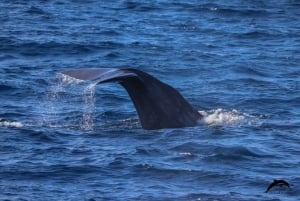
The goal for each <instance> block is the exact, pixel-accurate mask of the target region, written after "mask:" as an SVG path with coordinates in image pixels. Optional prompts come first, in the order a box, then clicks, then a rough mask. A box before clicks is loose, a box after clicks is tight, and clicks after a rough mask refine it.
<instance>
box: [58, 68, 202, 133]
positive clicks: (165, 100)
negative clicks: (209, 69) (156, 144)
mask: <svg viewBox="0 0 300 201" xmlns="http://www.w3.org/2000/svg"><path fill="white" fill-rule="evenodd" d="M62 74H65V75H68V76H70V77H73V78H76V79H80V80H87V81H93V82H96V83H97V84H101V83H107V82H118V83H119V84H121V85H122V86H123V87H124V88H125V89H126V91H127V93H128V94H129V96H130V98H131V100H132V101H133V103H134V106H135V108H136V111H137V113H138V116H139V119H140V122H141V125H142V127H143V128H144V129H147V130H154V129H162V128H181V127H188V126H195V125H197V122H198V120H199V119H201V117H202V116H201V114H200V113H199V112H198V111H197V110H196V109H194V108H193V107H192V106H191V105H190V104H189V103H188V102H187V101H186V100H185V99H184V97H183V96H182V95H181V94H180V93H179V92H178V91H177V90H176V89H174V88H173V87H171V86H170V85H168V84H165V83H163V82H161V81H160V80H158V79H156V78H154V77H153V76H151V75H149V74H147V73H145V72H143V71H140V70H136V69H114V68H89V69H75V70H67V71H63V72H62Z"/></svg>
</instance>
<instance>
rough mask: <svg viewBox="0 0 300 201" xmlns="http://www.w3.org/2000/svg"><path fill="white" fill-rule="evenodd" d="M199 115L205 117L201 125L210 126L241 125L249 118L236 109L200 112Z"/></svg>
mask: <svg viewBox="0 0 300 201" xmlns="http://www.w3.org/2000/svg"><path fill="white" fill-rule="evenodd" d="M199 113H200V114H201V115H203V119H201V122H200V123H204V124H208V125H232V124H236V123H240V122H241V121H243V120H244V119H245V118H246V116H248V115H246V114H242V113H240V112H238V111H237V110H235V109H233V110H231V111H227V110H224V109H220V108H219V109H215V110H210V111H199Z"/></svg>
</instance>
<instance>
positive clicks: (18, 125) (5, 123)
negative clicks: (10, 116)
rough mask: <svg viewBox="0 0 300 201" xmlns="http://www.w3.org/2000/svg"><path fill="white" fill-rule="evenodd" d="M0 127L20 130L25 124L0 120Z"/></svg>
mask: <svg viewBox="0 0 300 201" xmlns="http://www.w3.org/2000/svg"><path fill="white" fill-rule="evenodd" d="M0 126H6V127H16V128H20V127H23V126H24V124H23V123H21V122H17V121H1V120H0Z"/></svg>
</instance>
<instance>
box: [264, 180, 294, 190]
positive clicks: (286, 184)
mask: <svg viewBox="0 0 300 201" xmlns="http://www.w3.org/2000/svg"><path fill="white" fill-rule="evenodd" d="M277 185H279V186H283V185H284V186H287V187H289V188H290V185H289V183H288V182H286V181H284V180H282V179H279V180H277V179H274V180H273V182H272V183H271V184H270V185H269V186H268V188H267V190H266V191H265V193H267V192H269V190H271V188H273V187H274V186H277Z"/></svg>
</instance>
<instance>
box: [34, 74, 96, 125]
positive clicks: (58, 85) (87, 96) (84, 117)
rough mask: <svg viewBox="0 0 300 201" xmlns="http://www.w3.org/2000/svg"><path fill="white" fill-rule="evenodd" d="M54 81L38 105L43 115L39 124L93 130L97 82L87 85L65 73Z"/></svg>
mask: <svg viewBox="0 0 300 201" xmlns="http://www.w3.org/2000/svg"><path fill="white" fill-rule="evenodd" d="M52 83H53V84H52V85H51V86H49V88H48V90H47V93H46V94H45V97H44V98H43V101H42V103H41V105H40V106H38V107H37V109H38V112H39V113H40V114H41V117H42V118H41V120H40V121H39V124H40V125H41V126H49V127H64V128H79V129H84V130H93V126H94V122H93V114H94V111H95V93H94V88H95V86H96V83H92V84H89V85H86V84H83V81H81V80H78V79H75V78H71V77H69V76H66V75H63V74H58V75H57V77H56V78H55V80H54V81H53V82H52Z"/></svg>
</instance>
